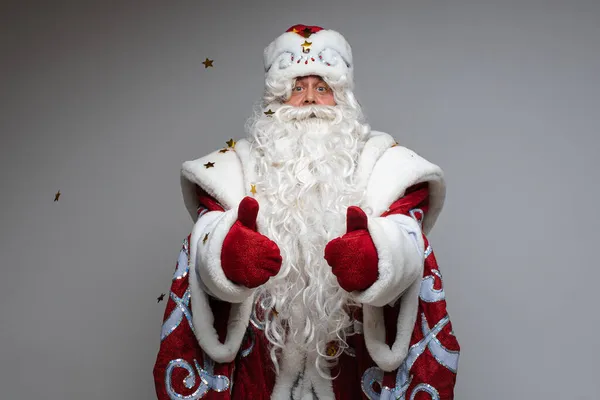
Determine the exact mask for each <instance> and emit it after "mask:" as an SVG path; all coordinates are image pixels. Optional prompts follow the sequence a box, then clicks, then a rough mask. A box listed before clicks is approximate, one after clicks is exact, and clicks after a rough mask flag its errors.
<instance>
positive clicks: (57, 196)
mask: <svg viewBox="0 0 600 400" xmlns="http://www.w3.org/2000/svg"><path fill="white" fill-rule="evenodd" d="M59 197H60V190H59V191H58V192H56V194H55V195H54V201H58V198H59Z"/></svg>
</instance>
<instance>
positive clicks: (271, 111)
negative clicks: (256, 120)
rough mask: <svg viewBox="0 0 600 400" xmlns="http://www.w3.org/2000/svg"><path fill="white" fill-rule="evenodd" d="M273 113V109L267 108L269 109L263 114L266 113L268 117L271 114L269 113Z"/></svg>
mask: <svg viewBox="0 0 600 400" xmlns="http://www.w3.org/2000/svg"><path fill="white" fill-rule="evenodd" d="M273 114H275V112H274V111H273V110H271V109H270V108H269V110H268V111H265V115H266V116H267V117H270V116H271V115H273Z"/></svg>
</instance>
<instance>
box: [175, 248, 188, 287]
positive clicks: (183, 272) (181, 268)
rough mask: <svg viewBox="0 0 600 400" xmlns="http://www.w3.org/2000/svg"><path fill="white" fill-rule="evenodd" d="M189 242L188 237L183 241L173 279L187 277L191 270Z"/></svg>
mask: <svg viewBox="0 0 600 400" xmlns="http://www.w3.org/2000/svg"><path fill="white" fill-rule="evenodd" d="M189 254H190V253H189V244H188V241H187V239H186V240H185V241H184V242H183V247H182V248H181V251H180V252H179V258H178V259H177V268H176V269H175V273H174V274H173V280H174V281H175V280H178V279H182V278H185V277H186V276H187V274H188V272H189V270H190V266H189V263H188V261H189Z"/></svg>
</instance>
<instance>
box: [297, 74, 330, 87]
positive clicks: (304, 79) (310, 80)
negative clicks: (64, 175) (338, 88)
mask: <svg viewBox="0 0 600 400" xmlns="http://www.w3.org/2000/svg"><path fill="white" fill-rule="evenodd" d="M319 83H324V84H327V83H326V82H325V81H324V80H323V78H321V77H320V76H318V75H308V76H299V77H297V78H296V79H295V84H313V85H316V84H319Z"/></svg>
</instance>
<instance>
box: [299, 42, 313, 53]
mask: <svg viewBox="0 0 600 400" xmlns="http://www.w3.org/2000/svg"><path fill="white" fill-rule="evenodd" d="M311 45H312V42H309V41H308V40H305V41H304V43H302V44H301V45H300V46H302V51H304V52H306V51H308V50H309V49H310V46H311Z"/></svg>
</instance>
